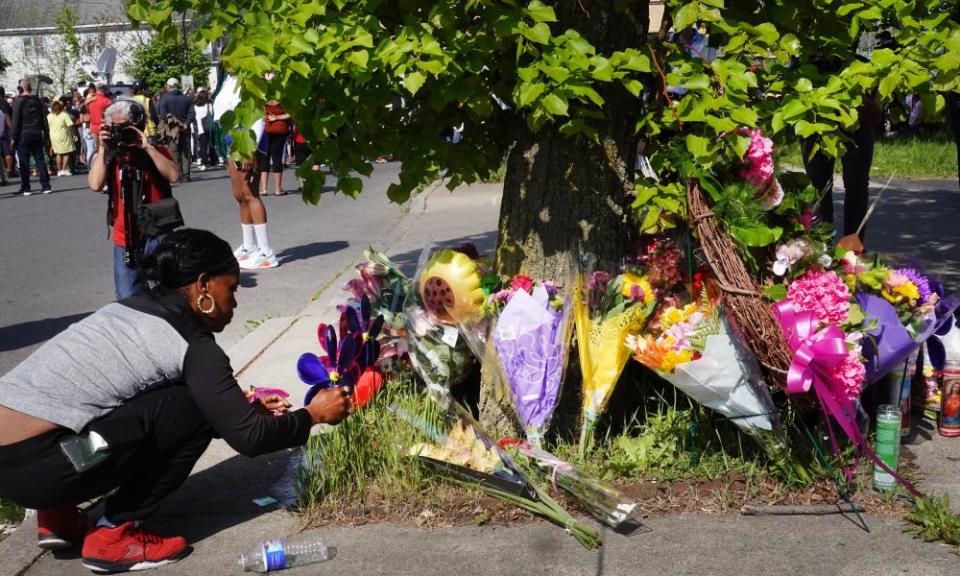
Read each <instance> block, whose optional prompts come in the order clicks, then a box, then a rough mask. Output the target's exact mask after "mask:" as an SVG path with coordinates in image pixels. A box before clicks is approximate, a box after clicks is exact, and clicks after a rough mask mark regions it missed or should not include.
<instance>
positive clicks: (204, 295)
mask: <svg viewBox="0 0 960 576" xmlns="http://www.w3.org/2000/svg"><path fill="white" fill-rule="evenodd" d="M204 298H209V299H210V307H209V308H204V307H203V300H204ZM197 309H198V310H200V313H201V314H206V315H208V316H209V315H210V314H213V311H214V310H216V309H217V301H216V300H214V299H213V296H211V295H210V294H209V293H207V292H204V293H202V294H200V295H199V296H197Z"/></svg>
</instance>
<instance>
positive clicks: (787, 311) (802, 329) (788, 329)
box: [771, 300, 920, 496]
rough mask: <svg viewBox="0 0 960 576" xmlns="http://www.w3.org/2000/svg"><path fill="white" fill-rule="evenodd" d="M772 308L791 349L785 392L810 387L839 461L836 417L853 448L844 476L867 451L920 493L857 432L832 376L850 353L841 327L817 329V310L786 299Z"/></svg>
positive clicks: (847, 402)
mask: <svg viewBox="0 0 960 576" xmlns="http://www.w3.org/2000/svg"><path fill="white" fill-rule="evenodd" d="M771 312H772V314H773V317H774V318H775V319H776V320H777V322H778V323H779V324H780V329H781V330H782V331H783V335H784V337H785V338H786V339H787V343H788V344H789V346H790V349H791V350H793V361H792V362H791V363H790V369H789V370H788V372H787V392H788V393H790V394H799V393H802V392H808V391H809V390H810V388H811V387H812V388H813V391H814V393H815V394H816V395H817V399H818V400H819V401H820V406H821V408H822V409H823V411H824V412H825V413H826V414H827V416H828V418H827V431H828V432H829V435H830V443H831V445H832V448H833V453H834V455H835V456H836V457H837V460H838V461H840V447H839V446H838V445H837V440H836V437H835V436H834V434H833V426H832V425H831V424H830V418H829V417H833V419H834V420H836V421H837V424H839V425H840V429H841V430H843V433H844V434H845V435H846V436H847V438H849V439H850V441H851V442H853V444H854V446H855V448H856V450H855V451H854V463H853V466H850V467H844V466H843V464H842V461H841V465H840V467H841V469H842V470H843V473H844V475H846V477H847V479H848V480H849V479H851V478H853V473H854V472H855V471H856V469H857V466H858V465H859V463H860V455H861V454H866V455H867V457H868V458H870V460H872V461H873V462H874V463H875V464H877V465H878V466H880V468H882V469H883V470H884V471H886V472H887V473H888V474H890V475H892V476H893V477H894V478H896V479H897V481H898V482H900V483H901V484H903V485H904V486H905V487H906V488H907V490H909V491H910V493H912V494H914V495H916V496H919V495H920V493H919V492H918V491H917V489H916V488H914V487H913V485H912V484H910V483H909V482H907V481H906V480H904V479H903V478H901V477H899V476H897V474H896V473H894V472H893V471H892V470H890V468H889V467H888V466H887V465H886V464H884V463H883V462H882V461H881V460H880V459H879V458H877V456H876V454H874V453H873V451H872V450H870V447H869V446H868V444H867V441H866V439H865V438H864V437H863V434H861V433H860V428H858V427H857V424H856V421H855V414H856V409H855V408H854V406H853V403H852V402H850V398H849V397H847V391H846V390H845V389H844V386H843V385H842V384H841V383H840V382H838V381H837V380H836V378H834V377H833V374H832V369H833V368H834V367H835V366H836V365H837V364H839V363H840V362H843V361H844V359H845V358H846V357H847V355H848V354H849V351H848V350H847V343H846V339H845V335H844V333H843V331H842V330H840V329H839V328H838V327H836V326H834V325H832V324H831V325H830V326H827V327H826V328H824V329H822V330H819V331H818V330H817V327H818V325H819V323H818V321H817V316H816V314H815V313H814V312H812V311H809V310H797V309H796V308H794V306H793V302H791V301H789V300H781V301H780V302H777V303H775V304H774V305H773V306H772V308H771Z"/></svg>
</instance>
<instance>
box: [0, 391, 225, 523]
mask: <svg viewBox="0 0 960 576" xmlns="http://www.w3.org/2000/svg"><path fill="white" fill-rule="evenodd" d="M87 430H94V431H96V432H97V433H98V434H100V435H101V436H103V438H104V439H105V440H106V441H107V443H108V444H109V445H110V452H111V456H110V457H109V458H108V459H107V460H106V461H104V462H103V463H101V464H100V465H99V466H96V467H95V468H93V469H91V470H87V471H86V472H84V473H82V474H81V473H77V472H76V471H75V470H74V469H73V466H72V465H71V464H70V462H69V461H68V460H67V459H66V457H65V456H64V455H63V453H62V452H61V451H60V446H59V442H60V440H62V439H63V438H65V437H68V436H70V435H72V434H73V432H72V431H70V430H67V429H64V428H58V429H56V430H51V431H50V432H46V433H44V434H41V435H40V436H36V437H34V438H29V439H27V440H24V441H22V442H18V443H16V444H11V445H9V446H0V498H3V499H6V500H12V501H13V502H16V503H17V504H20V505H21V506H24V507H27V508H54V507H59V506H66V505H76V504H80V503H81V502H85V501H88V500H92V499H94V498H98V497H100V496H103V495H104V494H107V493H108V492H110V491H111V490H113V489H117V491H116V492H115V493H114V494H112V495H111V496H110V497H108V498H107V501H106V510H105V512H104V515H105V516H106V517H107V518H108V519H109V520H110V521H111V522H114V523H118V524H119V523H122V522H128V521H132V520H142V519H144V518H146V517H147V516H149V515H150V514H151V513H153V512H154V511H155V510H156V509H157V506H159V505H160V502H161V501H162V500H163V498H164V497H166V496H167V495H168V494H170V493H171V492H173V491H174V490H176V489H177V488H179V487H180V485H182V484H183V483H184V481H186V479H187V477H188V476H189V475H190V471H191V470H193V466H194V464H196V462H197V460H198V459H199V458H200V456H201V455H202V454H203V452H204V451H205V450H206V449H207V446H208V445H209V444H210V440H211V439H212V438H213V429H212V428H211V427H210V426H209V425H208V424H207V422H206V420H204V419H203V416H201V414H200V412H199V410H198V409H197V407H196V404H194V402H193V399H192V398H191V397H190V393H189V391H188V390H187V387H186V386H183V385H177V386H168V387H165V388H160V389H158V390H153V391H150V392H147V393H144V394H141V395H140V396H137V397H136V398H134V399H132V400H130V401H129V402H127V403H126V404H124V405H122V406H120V407H119V408H117V409H116V410H114V411H112V412H110V413H109V414H107V415H106V416H103V417H101V418H99V419H97V420H94V421H93V422H91V423H90V425H89V426H88V427H87ZM85 432H86V430H85Z"/></svg>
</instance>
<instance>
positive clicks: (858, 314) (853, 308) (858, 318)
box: [847, 304, 866, 324]
mask: <svg viewBox="0 0 960 576" xmlns="http://www.w3.org/2000/svg"><path fill="white" fill-rule="evenodd" d="M864 320H866V316H865V315H864V313H863V308H861V307H860V304H850V311H849V312H847V322H848V323H849V324H862V323H863V321H864Z"/></svg>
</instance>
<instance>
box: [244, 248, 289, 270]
mask: <svg viewBox="0 0 960 576" xmlns="http://www.w3.org/2000/svg"><path fill="white" fill-rule="evenodd" d="M279 265H280V262H278V261H277V257H276V256H275V255H274V254H273V252H270V253H269V254H268V253H266V252H264V251H262V250H257V252H256V253H255V254H253V255H251V256H250V257H248V258H244V259H243V260H242V261H241V262H240V267H241V268H243V269H244V270H258V269H260V268H276V267H277V266H279Z"/></svg>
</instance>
